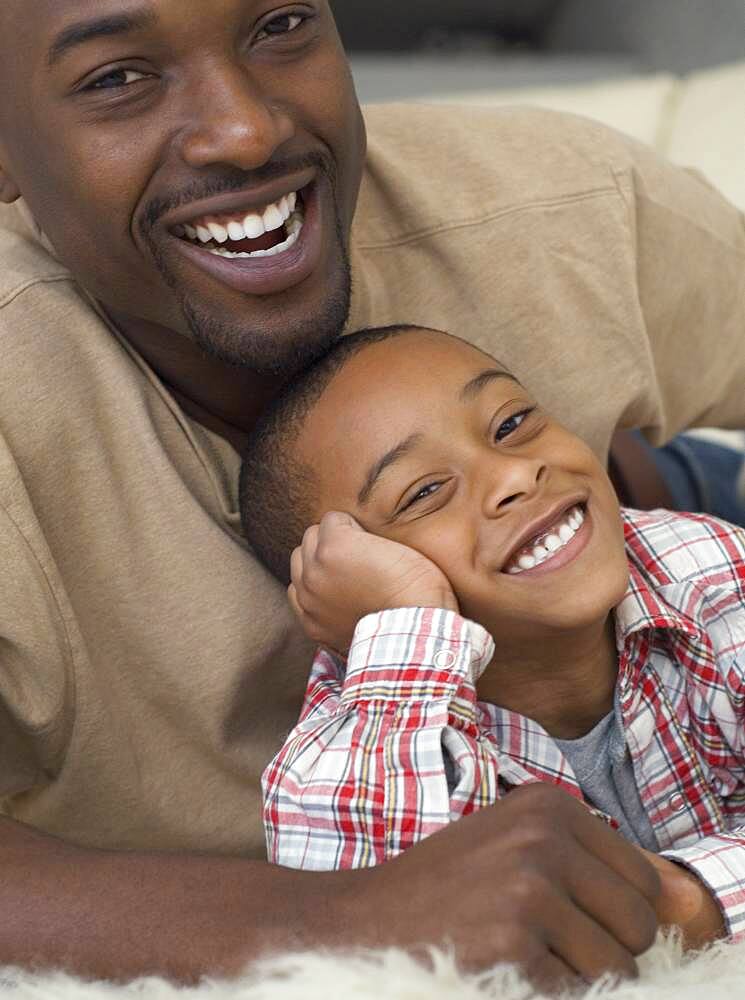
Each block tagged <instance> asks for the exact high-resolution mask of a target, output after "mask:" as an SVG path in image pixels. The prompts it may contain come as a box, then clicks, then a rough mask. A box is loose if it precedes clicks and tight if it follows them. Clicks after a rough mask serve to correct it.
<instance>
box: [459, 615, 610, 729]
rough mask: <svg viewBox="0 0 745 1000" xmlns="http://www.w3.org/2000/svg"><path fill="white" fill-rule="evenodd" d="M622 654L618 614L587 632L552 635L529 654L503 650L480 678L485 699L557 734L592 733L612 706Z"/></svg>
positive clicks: (479, 689)
mask: <svg viewBox="0 0 745 1000" xmlns="http://www.w3.org/2000/svg"><path fill="white" fill-rule="evenodd" d="M617 678H618V654H617V651H616V642H615V625H614V620H613V616H612V615H609V617H608V620H607V621H606V623H605V624H601V625H598V626H597V627H596V628H592V629H588V630H587V631H585V632H583V633H582V634H577V635H575V634H570V635H566V636H563V635H557V636H552V637H551V640H550V642H548V643H546V644H545V645H544V646H543V648H542V647H541V646H538V645H536V646H534V647H532V648H531V650H530V652H529V653H528V654H527V655H524V656H520V655H519V654H516V653H515V651H514V650H513V651H511V652H510V653H509V654H506V653H505V652H504V651H501V652H500V651H498V652H497V654H496V655H495V657H494V659H493V660H492V662H491V664H490V665H489V666H488V667H487V669H486V670H485V671H484V674H483V675H482V677H481V679H480V680H479V683H478V695H479V698H480V699H482V700H483V701H489V702H492V703H493V704H495V705H499V706H500V707H501V708H506V709H508V710H510V711H513V712H517V713H518V714H520V715H524V716H526V717H528V718H530V719H533V720H534V721H535V722H537V723H538V724H539V725H541V726H542V727H543V728H544V729H545V730H546V732H547V733H549V734H550V735H551V736H555V737H556V738H557V739H576V738H578V737H580V736H584V735H585V734H586V733H588V732H589V731H590V730H591V729H592V728H593V726H595V725H596V724H597V723H598V722H599V721H600V720H601V719H602V718H603V717H604V716H606V715H607V714H608V713H609V712H610V711H611V710H612V708H613V698H614V693H615V688H616V681H617Z"/></svg>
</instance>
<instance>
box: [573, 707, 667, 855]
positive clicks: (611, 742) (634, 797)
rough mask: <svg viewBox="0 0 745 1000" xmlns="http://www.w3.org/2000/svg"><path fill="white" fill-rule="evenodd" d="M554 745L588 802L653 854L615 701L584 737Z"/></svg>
mask: <svg viewBox="0 0 745 1000" xmlns="http://www.w3.org/2000/svg"><path fill="white" fill-rule="evenodd" d="M554 742H555V743H556V745H557V747H558V748H559V749H560V750H561V752H562V753H563V755H564V756H565V757H566V759H567V760H568V761H569V764H570V765H571V768H572V770H573V771H574V774H575V777H576V778H577V783H578V784H579V787H580V788H581V789H582V794H583V795H584V796H585V798H586V799H587V800H588V802H591V803H592V805H593V806H595V807H596V808H597V809H601V810H602V811H603V812H604V813H607V814H608V815H609V816H612V817H613V819H615V820H616V821H617V822H618V825H619V827H620V830H621V833H622V834H623V836H624V837H626V839H627V840H630V841H631V842H632V843H634V844H638V845H639V846H641V847H645V848H646V849H647V850H648V851H654V852H657V851H658V850H659V845H658V843H657V838H656V836H655V833H654V830H653V829H652V824H651V823H650V822H649V819H648V818H647V814H646V812H645V811H644V806H643V805H642V801H641V798H640V797H639V791H638V789H637V786H636V778H635V777H634V766H633V763H632V761H631V755H630V754H629V750H628V747H627V746H626V737H625V735H624V731H623V721H622V719H621V713H620V709H619V706H618V702H617V701H616V705H615V708H614V710H613V711H612V712H609V713H608V715H606V716H605V718H604V719H601V720H600V722H598V724H597V725H596V726H595V727H594V729H591V730H590V732H589V733H587V735H586V736H581V737H580V738H579V739H578V740H557V739H555V740H554Z"/></svg>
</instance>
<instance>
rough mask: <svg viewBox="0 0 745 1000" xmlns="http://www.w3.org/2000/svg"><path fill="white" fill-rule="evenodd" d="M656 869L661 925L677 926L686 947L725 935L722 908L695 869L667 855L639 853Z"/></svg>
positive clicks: (693, 946) (695, 947)
mask: <svg viewBox="0 0 745 1000" xmlns="http://www.w3.org/2000/svg"><path fill="white" fill-rule="evenodd" d="M642 853H643V854H644V855H645V856H646V857H647V858H648V859H649V861H650V862H651V864H652V865H653V866H654V867H655V868H656V870H657V872H658V874H659V876H660V883H661V891H660V895H659V897H658V899H657V904H656V907H655V909H656V912H657V919H658V920H659V922H660V924H662V925H663V926H669V927H679V928H680V929H681V931H682V932H683V943H684V945H685V947H686V948H691V949H698V948H703V947H704V945H706V944H711V942H712V941H718V940H719V939H721V938H724V937H726V936H727V927H726V924H725V921H724V916H723V914H722V910H721V907H720V906H719V903H718V902H717V900H716V899H715V897H714V896H713V895H712V894H711V892H710V891H709V889H708V888H707V886H706V885H704V883H703V882H702V881H701V879H699V878H697V877H696V875H695V874H694V872H692V871H690V870H689V869H688V868H684V867H683V866H682V865H678V864H675V862H674V861H670V860H668V858H663V857H660V856H659V855H658V854H651V853H650V852H648V851H643V852H642Z"/></svg>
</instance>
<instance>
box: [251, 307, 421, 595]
mask: <svg viewBox="0 0 745 1000" xmlns="http://www.w3.org/2000/svg"><path fill="white" fill-rule="evenodd" d="M424 330H425V328H424V327H420V326H415V325H411V324H399V325H395V326H386V327H377V328H372V329H368V330H360V331H358V332H357V333H352V334H350V335H349V336H347V337H342V338H340V339H339V340H337V341H336V343H335V344H333V346H332V347H331V348H330V349H329V351H328V352H327V353H326V354H324V355H323V356H322V357H321V358H320V359H318V360H317V361H315V362H314V363H313V364H311V365H309V366H308V367H307V368H306V369H305V370H304V371H302V372H301V373H300V375H299V376H298V377H297V378H296V379H294V381H293V382H291V383H290V384H289V385H288V386H286V387H285V388H284V389H283V390H282V392H280V394H279V395H278V397H277V398H276V399H275V400H274V401H273V403H271V404H270V406H269V407H268V408H267V409H266V410H265V411H264V413H263V414H262V416H261V417H260V419H259V421H258V422H257V424H256V426H255V427H254V429H253V431H252V433H251V435H250V437H249V440H248V444H247V445H246V448H245V450H244V452H243V465H242V468H241V479H240V505H241V519H242V522H243V531H244V534H245V536H246V539H247V540H248V542H249V544H250V545H251V547H252V549H253V550H254V552H255V554H256V555H257V557H258V558H259V559H260V560H261V562H262V563H263V564H264V565H265V566H266V567H267V569H269V570H270V571H271V572H272V573H273V574H274V576H276V577H277V579H279V580H280V581H282V582H283V583H284V584H287V583H289V581H290V557H291V555H292V551H293V549H295V548H296V546H298V545H299V544H300V542H301V541H302V538H303V534H304V533H305V530H306V528H308V527H309V526H310V525H311V524H312V523H313V509H314V499H315V496H316V489H317V486H316V481H315V474H314V470H313V468H312V467H311V466H309V465H308V464H307V463H304V462H301V461H300V460H299V459H297V458H296V457H295V456H294V455H293V453H292V452H293V447H292V446H293V444H294V443H295V442H296V441H297V438H298V437H299V434H300V431H301V429H302V427H303V424H304V423H305V420H306V418H307V416H308V414H309V413H310V412H311V410H312V409H313V407H314V406H315V405H316V403H317V402H318V400H319V399H320V398H321V396H322V395H323V393H324V392H325V390H326V387H327V386H328V384H329V383H330V382H331V380H332V379H333V377H334V375H336V373H337V372H338V371H340V369H341V368H342V367H343V366H344V365H345V364H346V362H347V361H348V360H349V359H350V358H352V357H354V355H355V354H357V353H358V352H359V351H361V350H362V349H363V348H364V347H367V346H368V345H370V344H376V343H379V342H380V341H382V340H387V339H389V338H390V337H397V336H400V335H401V334H403V333H410V332H421V331H424Z"/></svg>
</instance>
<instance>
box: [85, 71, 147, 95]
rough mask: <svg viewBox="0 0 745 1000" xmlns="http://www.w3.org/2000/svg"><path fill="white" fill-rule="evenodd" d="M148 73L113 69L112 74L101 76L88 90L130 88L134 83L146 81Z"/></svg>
mask: <svg viewBox="0 0 745 1000" xmlns="http://www.w3.org/2000/svg"><path fill="white" fill-rule="evenodd" d="M147 77H148V74H147V73H140V72H139V71H138V70H136V69H112V70H111V71H110V72H108V73H105V74H104V75H103V76H99V77H98V79H96V80H94V81H93V82H92V83H90V84H89V85H88V86H87V87H86V88H85V89H86V90H115V89H116V88H117V87H128V86H129V85H130V84H132V83H138V82H139V81H140V80H146V79H147Z"/></svg>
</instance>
